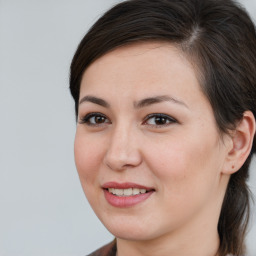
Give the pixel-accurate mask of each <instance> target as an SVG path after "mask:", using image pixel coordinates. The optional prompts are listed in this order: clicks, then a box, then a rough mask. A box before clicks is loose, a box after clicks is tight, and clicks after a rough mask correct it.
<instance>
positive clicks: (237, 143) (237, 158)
mask: <svg viewBox="0 0 256 256" xmlns="http://www.w3.org/2000/svg"><path fill="white" fill-rule="evenodd" d="M254 135H255V118H254V115H253V113H252V112H251V111H246V112H244V115H243V118H242V120H241V121H240V122H239V123H238V125H237V126H236V129H235V131H233V132H232V135H231V137H230V140H231V147H230V148H231V149H230V148H229V150H228V154H227V158H226V161H225V164H224V166H223V170H222V173H224V174H232V173H235V172H236V171H238V170H239V169H240V168H241V167H242V165H243V164H244V162H245V161H246V159H247V157H248V156H249V154H250V152H251V149H252V144H253V139H254Z"/></svg>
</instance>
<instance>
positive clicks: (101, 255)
mask: <svg viewBox="0 0 256 256" xmlns="http://www.w3.org/2000/svg"><path fill="white" fill-rule="evenodd" d="M88 256H116V240H114V241H112V242H111V243H109V244H106V245H105V246H103V247H101V248H100V249H98V250H96V251H94V252H93V253H91V254H89V255H88Z"/></svg>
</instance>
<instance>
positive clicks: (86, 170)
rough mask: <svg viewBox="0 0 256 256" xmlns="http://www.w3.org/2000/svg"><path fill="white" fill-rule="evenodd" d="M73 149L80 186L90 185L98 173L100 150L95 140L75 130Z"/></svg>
mask: <svg viewBox="0 0 256 256" xmlns="http://www.w3.org/2000/svg"><path fill="white" fill-rule="evenodd" d="M74 151H75V163H76V168H77V171H78V174H79V178H80V181H81V183H82V186H83V187H86V185H88V186H90V185H92V184H93V183H94V182H95V178H96V177H97V175H98V170H99V165H100V163H101V156H102V152H101V151H102V150H101V148H100V147H99V146H98V144H97V143H96V142H94V141H93V140H91V139H90V138H89V137H88V136H83V134H82V133H81V132H79V131H77V133H76V137H75V144H74Z"/></svg>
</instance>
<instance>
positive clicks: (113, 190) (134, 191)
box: [107, 188, 149, 196]
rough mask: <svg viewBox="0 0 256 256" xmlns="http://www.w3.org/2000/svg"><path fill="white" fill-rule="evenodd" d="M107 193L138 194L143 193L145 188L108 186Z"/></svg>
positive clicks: (145, 191)
mask: <svg viewBox="0 0 256 256" xmlns="http://www.w3.org/2000/svg"><path fill="white" fill-rule="evenodd" d="M107 190H108V192H109V193H111V194H113V195H115V196H136V195H140V194H145V193H147V192H149V191H147V190H146V189H145V188H126V189H119V188H108V189H107Z"/></svg>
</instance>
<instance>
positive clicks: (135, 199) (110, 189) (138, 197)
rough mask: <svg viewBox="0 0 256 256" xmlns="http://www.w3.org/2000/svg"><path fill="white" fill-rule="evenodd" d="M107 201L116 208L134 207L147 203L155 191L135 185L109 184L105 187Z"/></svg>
mask: <svg viewBox="0 0 256 256" xmlns="http://www.w3.org/2000/svg"><path fill="white" fill-rule="evenodd" d="M102 188H103V191H104V196H105V199H106V201H107V202H108V203H109V204H110V205H111V206H114V207H118V208H124V207H132V206H135V205H137V204H140V203H142V202H144V201H146V200H147V199H148V198H149V197H150V196H151V195H152V194H153V193H154V192H155V189H153V188H149V187H145V186H142V185H138V184H135V183H116V182H108V183H105V184H104V185H103V187H102Z"/></svg>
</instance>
